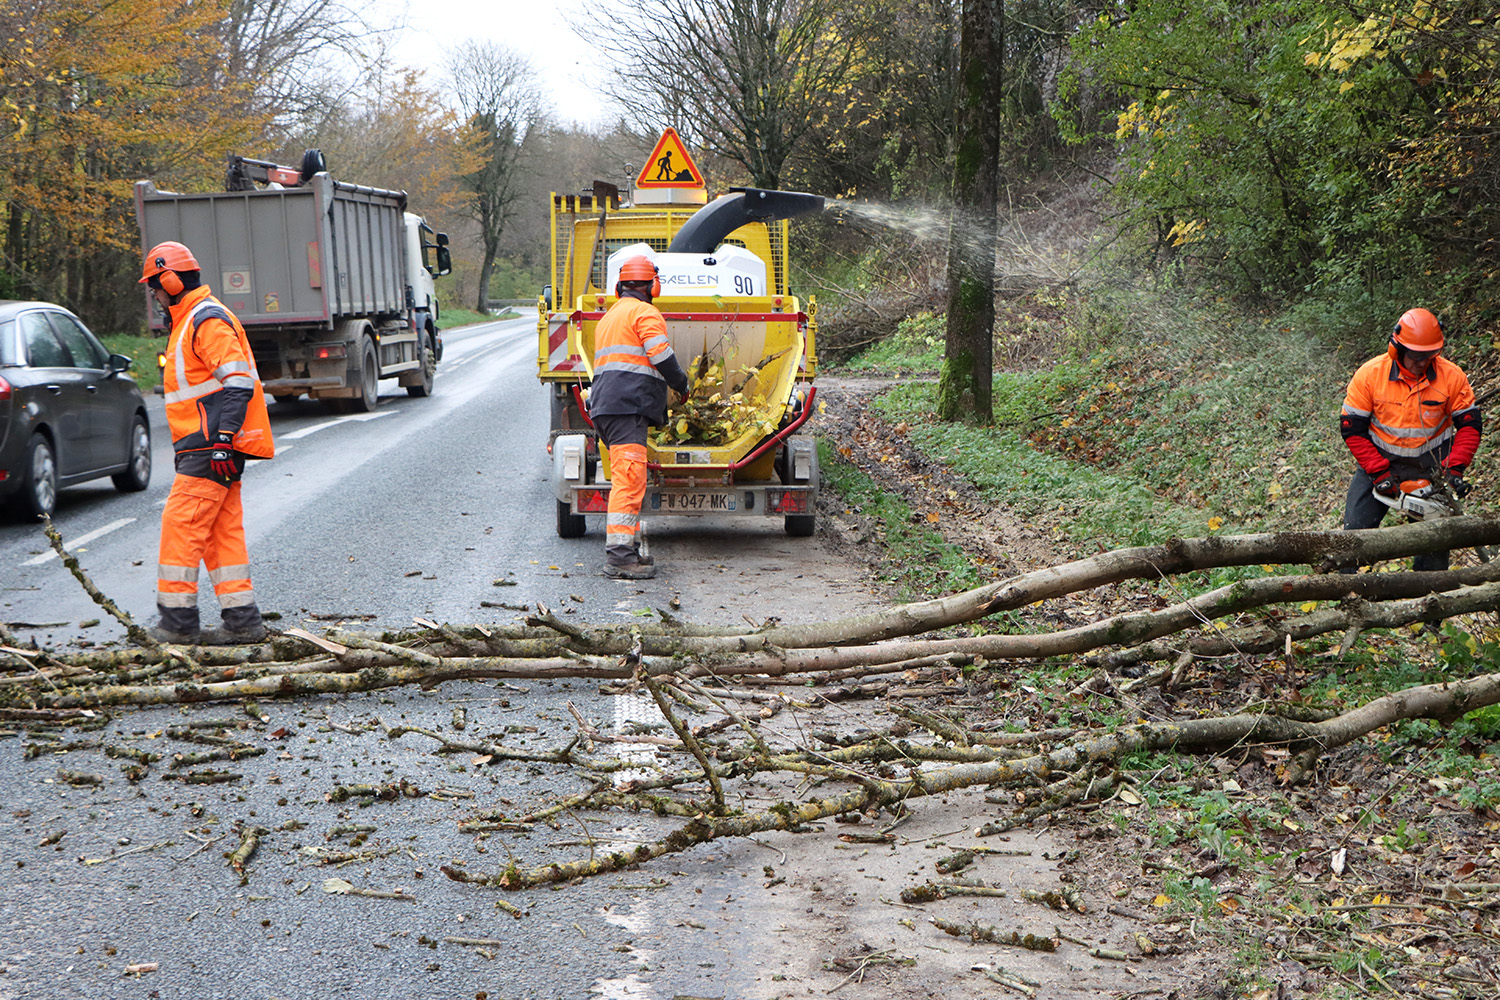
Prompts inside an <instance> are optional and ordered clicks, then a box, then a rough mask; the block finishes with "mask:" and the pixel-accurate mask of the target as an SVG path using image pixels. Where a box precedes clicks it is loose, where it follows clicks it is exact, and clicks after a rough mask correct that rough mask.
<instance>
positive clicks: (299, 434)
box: [276, 410, 395, 441]
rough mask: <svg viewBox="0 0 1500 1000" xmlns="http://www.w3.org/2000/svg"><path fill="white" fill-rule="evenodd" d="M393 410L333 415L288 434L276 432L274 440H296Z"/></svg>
mask: <svg viewBox="0 0 1500 1000" xmlns="http://www.w3.org/2000/svg"><path fill="white" fill-rule="evenodd" d="M394 412H395V411H394V410H384V411H381V410H376V411H375V412H374V413H356V414H353V415H352V416H348V417H335V418H334V419H332V420H325V421H323V422H322V423H321V424H313V425H312V426H311V427H304V428H302V429H301V430H300V431H292V432H291V433H290V434H278V435H276V440H278V441H296V440H297V439H298V438H305V437H307V436H308V435H309V434H316V433H318V431H321V430H326V429H327V428H329V427H337V426H338V425H339V424H347V423H349V422H350V421H351V420H361V421H363V420H379V419H380V418H381V417H388V416H390V415H391V414H392V413H394Z"/></svg>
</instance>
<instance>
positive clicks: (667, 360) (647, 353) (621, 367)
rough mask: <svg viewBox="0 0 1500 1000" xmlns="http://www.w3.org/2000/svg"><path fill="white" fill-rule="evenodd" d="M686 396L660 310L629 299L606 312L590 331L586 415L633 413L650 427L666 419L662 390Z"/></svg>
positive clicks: (683, 375) (663, 392) (637, 300)
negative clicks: (591, 349) (591, 361)
mask: <svg viewBox="0 0 1500 1000" xmlns="http://www.w3.org/2000/svg"><path fill="white" fill-rule="evenodd" d="M668 385H670V386H671V387H672V388H673V389H676V390H677V391H678V392H681V393H686V392H687V388H688V381H687V374H686V373H685V372H684V371H683V370H682V365H681V364H680V363H679V362H678V360H677V355H676V354H674V353H673V352H672V346H671V345H670V344H669V343H668V342H667V323H666V320H664V319H662V315H661V310H660V309H658V308H656V306H654V305H652V304H651V303H650V302H643V301H641V300H640V299H636V298H632V297H630V296H628V295H627V296H624V297H622V298H621V299H620V300H619V301H618V302H616V303H615V304H614V305H612V306H610V307H609V311H608V312H607V313H605V314H604V318H603V319H601V320H600V321H599V325H598V326H596V327H595V328H594V385H593V388H592V389H590V390H589V413H590V415H592V416H610V415H620V414H627V413H638V414H640V415H642V416H644V417H645V418H646V419H647V420H649V421H650V422H651V423H652V424H660V423H662V421H664V420H666V417H667V386H668Z"/></svg>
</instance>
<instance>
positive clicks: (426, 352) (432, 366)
mask: <svg viewBox="0 0 1500 1000" xmlns="http://www.w3.org/2000/svg"><path fill="white" fill-rule="evenodd" d="M417 360H418V361H420V362H422V382H421V384H419V385H409V386H407V387H406V394H407V395H408V396H415V397H416V398H418V399H421V398H422V397H424V396H431V395H432V378H433V376H434V375H436V374H437V358H436V357H435V356H434V354H433V350H432V334H430V333H425V332H424V333H423V334H422V340H421V343H420V345H419V346H418V347H417Z"/></svg>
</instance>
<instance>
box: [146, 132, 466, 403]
mask: <svg viewBox="0 0 1500 1000" xmlns="http://www.w3.org/2000/svg"><path fill="white" fill-rule="evenodd" d="M226 187H228V188H229V190H227V191H216V192H208V193H202V194H180V193H177V192H172V191H162V190H159V189H158V188H157V187H156V185H155V184H154V183H153V182H151V181H139V182H137V183H136V185H135V203H136V220H137V222H138V223H139V225H140V230H141V246H142V248H143V249H144V248H149V247H152V246H155V245H156V244H158V243H161V242H163V241H166V240H175V241H177V242H179V243H183V244H185V245H186V246H187V247H188V248H189V249H190V250H192V251H193V255H194V256H195V257H196V258H197V260H198V262H199V264H201V265H202V271H201V274H202V280H203V281H204V282H205V283H207V284H208V285H209V286H210V287H211V288H212V289H213V292H214V294H215V295H216V296H217V297H218V298H219V299H220V301H222V302H223V303H224V304H225V305H226V306H228V307H229V308H230V310H232V311H233V312H234V314H235V315H236V316H237V317H238V318H239V320H240V322H241V323H242V324H243V325H244V327H245V333H246V334H247V335H248V336H249V339H250V346H251V349H252V350H253V351H254V353H255V362H256V367H257V369H258V370H259V373H260V378H261V382H262V384H263V385H264V386H265V391H266V395H268V396H272V397H274V398H276V399H295V398H296V397H298V396H299V395H302V394H303V393H306V394H307V395H309V396H311V397H312V398H314V399H328V400H332V401H335V405H338V406H340V407H341V408H347V409H353V410H373V409H374V408H375V406H376V403H377V400H378V397H379V381H380V380H381V379H391V378H393V379H396V380H397V383H398V384H399V385H402V386H404V387H405V388H406V391H407V392H408V393H409V394H410V395H413V396H427V395H430V394H431V393H432V390H433V378H434V376H435V374H436V371H437V363H438V361H439V360H440V359H441V358H442V340H441V338H440V337H439V335H438V332H437V319H438V304H437V297H436V294H435V289H434V286H433V277H434V276H436V275H443V274H447V273H448V271H449V269H450V264H449V253H448V246H447V243H448V238H447V237H446V236H445V235H443V234H441V233H436V232H434V231H433V230H432V228H431V227H430V226H428V225H427V223H426V221H425V220H424V219H422V217H421V216H418V215H415V214H413V213H411V212H409V211H407V199H406V193H405V192H404V191H390V190H386V189H383V188H374V187H366V186H363V185H359V184H348V183H345V182H343V181H339V180H335V179H334V178H333V177H331V176H330V175H329V174H328V172H327V171H326V170H325V169H323V163H322V157H321V155H318V154H317V151H316V150H309V151H308V155H307V156H306V157H304V160H303V165H302V167H301V168H300V169H298V168H293V167H281V166H278V165H276V164H273V163H267V162H265V161H260V160H250V159H247V158H245V157H240V156H231V157H230V163H229V171H228V180H227V183H226ZM147 313H148V316H149V317H150V323H151V325H152V326H153V327H155V328H158V329H159V328H160V327H161V325H162V318H161V317H160V316H159V314H158V313H157V311H156V310H155V309H152V308H150V307H149V304H148V309H147Z"/></svg>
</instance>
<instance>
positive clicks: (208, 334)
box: [162, 285, 276, 458]
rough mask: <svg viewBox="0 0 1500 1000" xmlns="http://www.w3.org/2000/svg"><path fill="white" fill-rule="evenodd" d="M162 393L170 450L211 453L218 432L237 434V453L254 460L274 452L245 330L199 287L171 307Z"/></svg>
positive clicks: (260, 389)
mask: <svg viewBox="0 0 1500 1000" xmlns="http://www.w3.org/2000/svg"><path fill="white" fill-rule="evenodd" d="M170 311H171V315H172V332H171V335H170V338H169V339H168V341H167V351H166V354H167V367H166V371H165V372H164V373H163V379H162V395H163V397H164V399H165V400H166V404H167V423H168V424H169V425H170V426H171V430H172V447H173V449H174V450H175V451H176V452H177V453H178V455H182V454H184V453H186V452H196V451H207V450H208V449H211V448H212V447H213V438H214V434H215V433H217V432H219V431H227V432H228V433H231V434H233V435H234V450H235V451H237V452H239V453H241V454H243V455H247V456H249V457H251V458H270V457H271V456H272V455H274V454H275V453H276V447H275V443H274V442H273V441H272V440H271V418H270V415H269V414H268V413H267V412H266V397H265V391H264V390H263V389H262V388H261V384H260V374H259V372H257V371H256V369H255V355H254V354H253V353H251V351H250V341H249V339H248V338H247V337H246V336H245V329H244V327H242V326H240V321H239V320H238V319H236V318H235V317H234V314H233V313H231V312H230V311H229V310H228V309H226V308H225V307H224V305H223V303H221V302H219V300H218V299H216V298H214V297H213V296H212V295H211V294H210V293H209V288H208V286H207V285H201V286H199V287H198V288H195V289H193V290H192V291H190V292H188V293H187V294H186V295H184V296H183V298H182V301H181V302H178V303H177V304H176V305H174V306H172V308H171V310H170Z"/></svg>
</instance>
